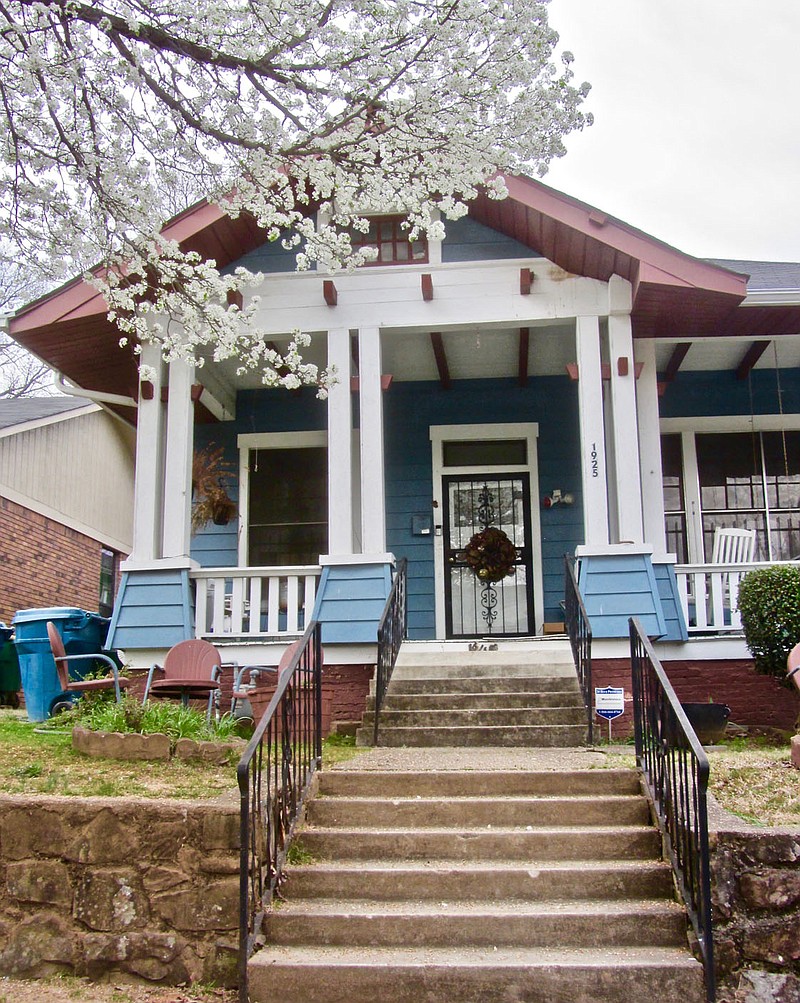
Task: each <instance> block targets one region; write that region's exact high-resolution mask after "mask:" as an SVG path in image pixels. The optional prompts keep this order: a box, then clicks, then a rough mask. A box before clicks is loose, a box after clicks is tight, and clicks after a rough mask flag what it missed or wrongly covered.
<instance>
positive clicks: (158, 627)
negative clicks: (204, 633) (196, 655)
mask: <svg viewBox="0 0 800 1003" xmlns="http://www.w3.org/2000/svg"><path fill="white" fill-rule="evenodd" d="M193 636H194V617H193V610H192V598H191V590H190V584H189V572H188V571H187V570H175V571H126V572H125V573H124V574H123V576H122V581H121V582H120V589H119V594H118V596H117V601H116V604H115V606H114V614H113V616H112V618H111V624H110V626H109V631H108V641H107V642H106V643H107V644H108V647H109V648H123V649H125V648H131V649H134V648H170V647H172V645H173V644H177V643H178V642H179V641H185V640H187V639H188V638H190V637H193Z"/></svg>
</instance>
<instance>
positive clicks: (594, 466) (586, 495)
mask: <svg viewBox="0 0 800 1003" xmlns="http://www.w3.org/2000/svg"><path fill="white" fill-rule="evenodd" d="M575 342H576V350H577V356H578V409H579V413H580V430H581V481H582V486H583V519H584V527H585V532H586V545H587V546H590V547H591V546H598V545H603V544H607V543H608V501H607V496H606V447H605V432H604V430H603V381H602V372H601V368H600V322H599V319H598V318H597V317H577V318H576V320H575Z"/></svg>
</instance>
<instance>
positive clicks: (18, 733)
mask: <svg viewBox="0 0 800 1003" xmlns="http://www.w3.org/2000/svg"><path fill="white" fill-rule="evenodd" d="M66 716H67V715H62V716H61V717H59V718H55V719H54V720H53V721H52V722H51V723H50V724H49V726H48V727H43V726H42V725H41V724H33V723H31V722H28V721H27V720H25V718H24V715H23V713H22V712H20V711H11V710H5V709H2V710H0V792H2V793H6V794H63V795H71V796H74V797H92V796H98V797H145V798H161V797H170V798H178V799H186V798H201V799H206V798H216V797H219V796H221V795H225V794H228V793H230V794H233V793H235V791H236V757H235V756H234V757H233V759H232V761H231V762H230V763H228V764H226V765H223V766H219V765H216V764H212V763H200V762H193V761H191V762H189V761H184V760H176V759H172V760H169V761H166V760H159V761H157V762H123V761H118V760H114V759H102V758H95V757H88V756H84V755H81V754H80V753H78V752H75V750H74V749H73V748H72V736H71V728H70V729H68V730H67V729H65V728H63V727H61V726H62V725H63V724H67V723H69V722H68V721H65V720H64V718H65V717H66Z"/></svg>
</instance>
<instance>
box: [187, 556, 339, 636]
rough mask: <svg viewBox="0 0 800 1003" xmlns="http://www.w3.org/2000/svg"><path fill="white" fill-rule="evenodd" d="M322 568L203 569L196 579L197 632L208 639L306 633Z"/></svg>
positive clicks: (196, 574)
mask: <svg viewBox="0 0 800 1003" xmlns="http://www.w3.org/2000/svg"><path fill="white" fill-rule="evenodd" d="M321 570H322V569H321V568H319V567H314V566H311V567H308V566H302V567H301V566H297V567H284V568H201V569H199V570H196V571H192V572H191V577H192V580H193V581H194V583H195V635H196V636H197V637H203V638H207V639H210V640H213V639H214V638H216V639H222V638H228V637H237V638H259V637H276V636H280V635H284V634H302V633H303V631H304V630H305V628H306V626H307V625H308V622H309V620H310V619H311V611H312V609H313V608H314V599H315V597H316V592H317V582H318V581H319V576H320V574H321Z"/></svg>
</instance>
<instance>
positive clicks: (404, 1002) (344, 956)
mask: <svg viewBox="0 0 800 1003" xmlns="http://www.w3.org/2000/svg"><path fill="white" fill-rule="evenodd" d="M493 946H494V945H493ZM493 946H492V948H488V947H481V948H464V947H452V948H431V947H425V948H398V947H393V948H364V947H362V946H357V947H336V948H319V949H317V950H310V949H309V946H308V945H303V946H301V947H269V948H267V949H265V950H262V951H259V952H258V954H256V955H255V956H254V957H253V959H252V960H251V962H250V965H249V972H250V999H251V1001H252V1003H274V1001H275V1000H280V1001H281V1003H353V1000H354V999H361V1000H386V1001H387V1003H420V1001H421V1000H425V1001H427V1003H439V1001H445V1000H446V1001H448V1003H489V1001H490V1003H653V1001H654V1000H663V1001H664V1003H667V1001H678V1000H680V1003H703V1001H704V1000H705V992H704V989H703V980H702V967H701V966H700V964H699V963H698V962H697V961H695V960H694V958H692V957H691V955H690V954H689V953H688V952H687V951H685V950H683V951H682V950H679V949H676V948H656V947H651V946H645V947H626V948H623V947H620V948H617V949H615V950H614V952H613V955H612V956H611V957H609V952H608V951H605V950H600V949H592V948H584V949H581V950H566V949H563V948H562V949H558V948H547V949H533V948H524V947H517V948H498V949H497V950H494V949H493Z"/></svg>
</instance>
